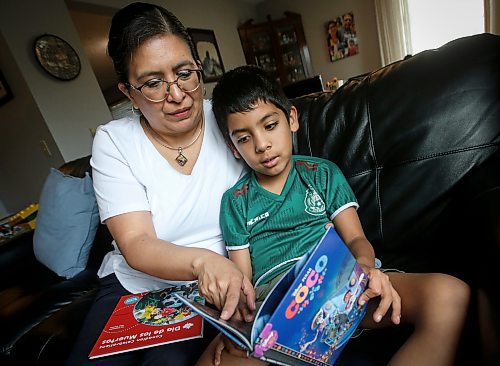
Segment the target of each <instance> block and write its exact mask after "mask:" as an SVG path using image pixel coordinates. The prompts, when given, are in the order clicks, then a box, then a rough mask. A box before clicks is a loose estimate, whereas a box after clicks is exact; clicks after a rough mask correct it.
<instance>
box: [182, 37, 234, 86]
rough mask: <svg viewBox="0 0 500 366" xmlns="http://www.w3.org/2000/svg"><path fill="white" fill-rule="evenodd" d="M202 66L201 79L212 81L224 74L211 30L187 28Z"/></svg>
mask: <svg viewBox="0 0 500 366" xmlns="http://www.w3.org/2000/svg"><path fill="white" fill-rule="evenodd" d="M188 33H189V35H190V36H191V38H192V39H193V43H194V46H195V47H196V50H197V51H198V56H199V57H200V60H201V64H202V66H203V81H204V82H205V83H210V82H214V81H217V80H219V79H220V77H221V76H222V74H224V72H225V71H224V64H223V63H222V57H221V55H220V51H219V46H218V45H217V40H216V39H215V33H214V31H213V30H208V29H196V28H188Z"/></svg>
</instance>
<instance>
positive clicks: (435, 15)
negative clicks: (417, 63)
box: [407, 0, 485, 54]
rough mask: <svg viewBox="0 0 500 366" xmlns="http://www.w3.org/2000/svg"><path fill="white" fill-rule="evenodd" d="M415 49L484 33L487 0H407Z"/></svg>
mask: <svg viewBox="0 0 500 366" xmlns="http://www.w3.org/2000/svg"><path fill="white" fill-rule="evenodd" d="M407 1H408V13H409V18H410V33H411V53H412V54H416V53H419V52H421V51H423V50H427V49H432V48H437V47H440V46H442V45H443V44H445V43H447V42H449V41H451V40H453V39H457V38H460V37H464V36H470V35H473V34H478V33H484V31H485V20H484V0H407Z"/></svg>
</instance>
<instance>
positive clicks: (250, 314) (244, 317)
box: [233, 286, 255, 323]
mask: <svg viewBox="0 0 500 366" xmlns="http://www.w3.org/2000/svg"><path fill="white" fill-rule="evenodd" d="M252 290H253V286H252ZM254 310H255V305H254V306H251V305H250V304H248V303H247V298H246V295H245V294H244V293H243V291H242V292H241V295H240V302H239V303H238V307H237V309H236V312H235V313H234V315H233V319H237V320H241V321H246V322H248V323H250V322H252V321H253V319H254Z"/></svg>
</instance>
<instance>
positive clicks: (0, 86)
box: [0, 71, 14, 105]
mask: <svg viewBox="0 0 500 366" xmlns="http://www.w3.org/2000/svg"><path fill="white" fill-rule="evenodd" d="M13 97H14V95H13V94H12V91H11V90H10V88H9V84H7V80H5V78H4V76H3V74H2V72H1V71H0V105H3V104H5V103H7V102H8V101H9V100H11V99H12V98H13Z"/></svg>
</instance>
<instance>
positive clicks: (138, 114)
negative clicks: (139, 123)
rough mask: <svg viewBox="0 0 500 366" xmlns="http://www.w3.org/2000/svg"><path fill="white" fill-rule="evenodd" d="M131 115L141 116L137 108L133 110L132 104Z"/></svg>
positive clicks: (132, 105)
mask: <svg viewBox="0 0 500 366" xmlns="http://www.w3.org/2000/svg"><path fill="white" fill-rule="evenodd" d="M131 109H132V114H133V115H134V116H140V115H142V113H141V110H140V109H139V108H134V103H132V104H131Z"/></svg>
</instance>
